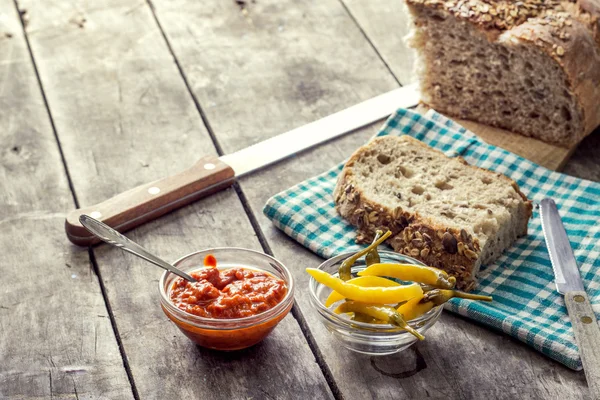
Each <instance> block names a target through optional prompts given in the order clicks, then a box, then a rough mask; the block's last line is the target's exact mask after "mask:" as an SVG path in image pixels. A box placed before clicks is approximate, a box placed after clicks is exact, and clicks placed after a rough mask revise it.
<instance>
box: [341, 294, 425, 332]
mask: <svg viewBox="0 0 600 400" xmlns="http://www.w3.org/2000/svg"><path fill="white" fill-rule="evenodd" d="M334 312H335V313H338V314H339V313H342V312H355V313H361V314H364V315H368V316H370V317H373V318H375V319H378V320H381V321H386V322H387V323H389V324H391V325H396V326H397V327H399V328H402V329H404V330H406V331H408V332H410V333H412V334H413V335H414V336H415V337H417V338H418V339H419V340H423V339H425V337H424V336H423V335H421V334H420V333H419V332H418V331H417V330H415V329H414V328H413V327H411V326H410V325H408V324H407V323H406V320H405V319H404V318H403V317H402V315H401V314H400V313H399V312H398V311H397V310H396V309H394V308H393V307H388V306H382V305H378V304H363V303H358V302H355V301H346V302H345V303H342V304H340V305H339V307H338V308H336V309H335V310H334Z"/></svg>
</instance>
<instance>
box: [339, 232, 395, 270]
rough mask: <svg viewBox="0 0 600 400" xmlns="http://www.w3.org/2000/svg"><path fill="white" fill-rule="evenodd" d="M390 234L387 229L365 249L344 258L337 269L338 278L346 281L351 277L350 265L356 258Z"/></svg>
mask: <svg viewBox="0 0 600 400" xmlns="http://www.w3.org/2000/svg"><path fill="white" fill-rule="evenodd" d="M391 234H392V232H391V231H387V232H386V233H384V234H383V236H381V237H380V238H379V239H377V240H375V241H374V242H373V243H371V244H370V245H369V246H368V247H367V248H365V249H363V250H361V251H359V252H358V253H356V254H354V255H352V256H350V257H348V258H347V259H345V260H344V262H343V263H342V265H340V268H339V270H338V275H339V277H340V279H341V280H343V281H347V280H349V279H351V278H352V266H353V265H354V263H355V262H356V260H358V259H359V258H361V257H362V256H364V255H365V254H367V253H369V252H370V251H371V250H373V249H376V248H377V246H379V245H380V244H381V243H383V242H384V241H385V240H386V239H387V238H388V237H389V236H390V235H391Z"/></svg>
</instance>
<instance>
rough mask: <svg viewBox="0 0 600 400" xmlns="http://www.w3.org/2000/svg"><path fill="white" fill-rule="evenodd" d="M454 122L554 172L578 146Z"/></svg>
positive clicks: (458, 121) (425, 109)
mask: <svg viewBox="0 0 600 400" xmlns="http://www.w3.org/2000/svg"><path fill="white" fill-rule="evenodd" d="M428 109H429V108H428V107H425V106H423V105H420V106H418V107H417V111H419V112H421V113H424V112H426V111H427V110H428ZM453 120H454V121H456V122H457V123H459V124H461V125H462V126H464V127H465V128H466V129H468V130H470V131H471V132H473V133H475V134H476V135H477V136H479V137H480V138H482V139H483V140H484V141H485V142H487V143H489V144H493V145H495V146H498V147H502V148H503V149H506V150H508V151H510V152H513V153H515V154H518V155H520V156H521V157H524V158H527V159H528V160H531V161H533V162H534V163H536V164H539V165H541V166H544V167H546V168H548V169H551V170H554V171H558V170H560V169H561V168H562V167H563V166H564V165H565V163H566V162H567V161H568V160H569V157H571V154H573V151H575V148H576V147H577V145H573V146H571V147H570V148H565V147H559V146H555V145H552V144H548V143H544V142H542V141H540V140H537V139H533V138H529V137H525V136H521V135H518V134H516V133H512V132H509V131H505V130H504V129H499V128H494V127H491V126H488V125H484V124H479V123H477V122H472V121H466V120H463V119H454V118H453Z"/></svg>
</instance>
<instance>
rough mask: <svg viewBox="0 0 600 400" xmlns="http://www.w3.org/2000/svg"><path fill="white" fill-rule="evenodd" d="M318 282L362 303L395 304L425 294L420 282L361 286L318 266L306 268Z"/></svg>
mask: <svg viewBox="0 0 600 400" xmlns="http://www.w3.org/2000/svg"><path fill="white" fill-rule="evenodd" d="M306 272H308V273H309V274H310V276H312V277H313V278H314V279H315V280H316V281H317V282H319V283H321V284H323V285H325V286H327V287H330V288H331V289H333V290H335V291H336V292H338V293H339V294H341V295H342V296H344V298H346V299H351V300H356V301H360V302H362V303H379V304H394V303H400V302H401V301H405V300H409V299H412V298H413V297H418V296H421V295H423V289H421V286H420V285H418V284H416V283H415V284H412V285H402V286H392V287H360V286H357V285H353V284H351V283H346V282H344V281H343V280H341V279H339V278H336V277H334V276H331V275H329V274H328V273H327V272H325V271H322V270H320V269H316V268H306Z"/></svg>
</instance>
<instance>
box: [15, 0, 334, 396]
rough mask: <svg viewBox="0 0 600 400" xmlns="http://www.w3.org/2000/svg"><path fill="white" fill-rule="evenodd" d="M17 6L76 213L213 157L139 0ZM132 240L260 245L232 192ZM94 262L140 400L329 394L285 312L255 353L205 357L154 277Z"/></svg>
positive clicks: (117, 262)
mask: <svg viewBox="0 0 600 400" xmlns="http://www.w3.org/2000/svg"><path fill="white" fill-rule="evenodd" d="M24 3H26V4H27V5H28V6H29V8H31V10H30V15H31V17H30V19H31V21H30V25H29V30H30V38H31V42H32V47H33V52H34V56H35V58H36V60H37V63H38V65H39V66H40V74H41V77H42V81H43V82H44V84H45V85H46V87H47V96H48V99H49V103H50V104H51V109H52V112H53V114H54V115H55V122H56V127H57V131H58V135H59V137H60V139H61V142H62V143H63V149H64V153H65V158H66V160H67V164H68V167H69V170H70V172H71V176H72V180H73V185H74V187H75V190H76V192H77V195H78V198H79V200H80V202H81V204H82V205H88V204H94V203H96V202H98V201H101V200H103V199H105V198H107V197H110V196H112V195H114V194H116V193H119V192H121V191H124V190H126V189H129V188H131V187H134V186H136V185H138V184H140V183H142V182H148V181H151V180H154V179H157V178H159V177H163V176H165V175H168V174H172V173H174V172H177V171H180V170H182V169H184V168H186V167H188V166H190V165H192V164H193V163H194V161H196V159H197V158H199V157H200V156H201V155H204V154H215V148H214V146H213V143H212V142H211V140H210V137H209V135H208V134H207V132H206V130H205V128H204V127H203V125H202V121H201V118H200V116H199V115H198V112H197V110H196V109H195V106H194V103H193V101H192V99H191V96H190V94H189V93H188V92H187V90H186V87H185V85H184V82H183V81H182V78H181V76H180V75H179V73H178V70H177V68H176V65H175V63H174V61H173V58H172V56H171V54H170V53H169V51H168V48H167V46H166V44H165V41H164V40H163V37H162V35H161V32H160V30H159V29H158V27H157V25H156V22H155V20H154V19H153V16H152V14H151V11H150V9H149V7H148V6H147V5H146V4H145V3H144V2H140V1H129V0H110V1H106V2H103V3H102V5H101V6H97V5H95V3H92V2H89V1H83V0H82V1H76V2H73V1H55V2H51V3H50V2H35V1H33V0H31V1H24ZM73 20H75V21H79V23H72V22H71V21H73ZM82 21H83V22H82ZM56 54H60V57H56ZM130 236H131V237H132V239H134V240H136V241H138V242H140V243H141V244H143V245H144V246H147V247H148V248H149V249H151V250H152V251H155V252H156V253H157V254H158V255H160V256H162V257H164V258H165V259H167V260H175V259H176V258H178V257H180V256H182V255H184V254H186V253H189V252H192V251H195V250H198V249H202V248H207V247H214V246H240V247H248V248H254V249H259V248H260V245H259V242H258V240H257V239H256V236H255V233H254V231H253V229H252V227H251V225H250V223H249V221H248V218H247V216H246V214H245V212H244V210H243V207H242V205H241V203H240V201H239V198H238V196H237V194H236V192H235V191H234V190H233V189H230V190H227V191H224V192H222V193H219V194H217V195H215V196H212V197H210V198H207V199H205V200H203V201H200V202H198V203H196V204H194V205H193V206H190V207H186V208H184V209H182V210H180V211H178V212H176V213H173V214H170V215H168V216H166V217H163V218H161V219H160V220H158V221H155V222H154V223H151V224H147V225H145V226H143V227H141V228H140V229H137V230H134V231H131V233H130ZM63 241H64V243H66V238H63ZM71 251H75V250H74V249H73V250H71ZM94 254H95V256H96V259H97V263H98V266H99V270H100V271H101V275H102V279H103V282H104V285H105V287H106V290H107V294H108V298H109V300H110V304H111V308H112V311H113V313H114V316H115V320H116V325H117V328H118V331H119V333H120V338H121V340H122V343H123V348H124V350H125V353H126V355H127V360H128V363H129V365H130V367H131V371H132V376H133V379H134V383H135V387H136V389H137V392H138V393H139V395H140V398H144V399H146V398H156V399H172V398H194V397H198V396H203V395H204V394H205V393H210V394H211V398H220V399H231V398H246V397H254V398H290V397H291V398H299V397H303V396H312V397H319V398H320V397H328V396H330V394H331V393H330V392H329V388H328V385H327V383H326V381H325V379H324V376H323V374H322V372H321V370H320V368H319V366H318V365H317V364H316V362H315V359H314V356H313V354H312V352H311V350H310V348H309V347H308V345H307V342H306V339H305V338H304V337H303V335H302V332H301V330H300V328H299V325H298V323H297V322H296V320H295V319H294V318H293V317H292V316H291V315H290V316H288V317H287V318H285V319H284V320H283V321H282V323H281V324H280V325H279V326H278V327H277V329H276V330H275V331H274V332H273V334H272V335H271V336H270V337H269V338H267V339H266V340H265V341H264V342H263V343H262V344H260V345H258V346H256V347H255V348H253V349H250V350H247V351H244V352H239V353H231V354H223V353H218V352H211V351H206V350H202V349H200V348H198V347H196V346H194V345H192V344H191V342H189V341H188V340H187V338H185V337H184V336H183V335H182V334H181V333H180V332H179V331H178V330H177V328H176V327H175V326H174V325H173V324H172V323H171V322H170V321H169V320H168V319H167V318H166V317H165V316H164V315H163V314H162V311H161V309H160V307H159V295H158V290H157V289H158V288H157V282H158V278H159V276H160V274H161V272H162V271H161V270H159V269H157V268H155V267H153V266H151V265H149V264H147V263H145V262H143V261H141V260H139V259H137V258H134V257H133V256H131V255H129V254H125V253H122V252H121V251H118V250H115V249H113V248H109V247H106V246H100V247H98V248H96V249H94ZM292 369H297V370H299V371H302V373H299V374H294V373H290V371H291V370H292Z"/></svg>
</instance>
